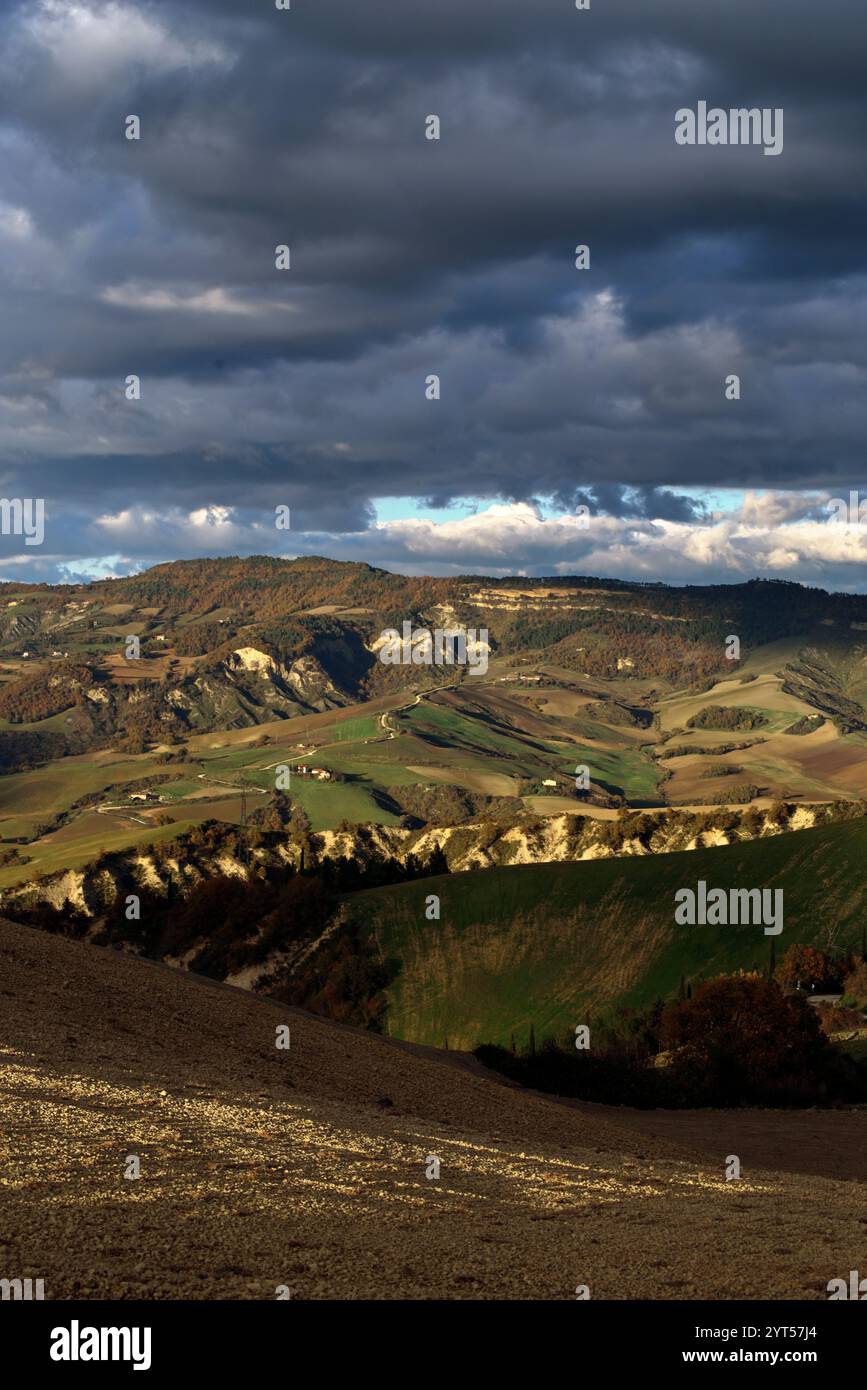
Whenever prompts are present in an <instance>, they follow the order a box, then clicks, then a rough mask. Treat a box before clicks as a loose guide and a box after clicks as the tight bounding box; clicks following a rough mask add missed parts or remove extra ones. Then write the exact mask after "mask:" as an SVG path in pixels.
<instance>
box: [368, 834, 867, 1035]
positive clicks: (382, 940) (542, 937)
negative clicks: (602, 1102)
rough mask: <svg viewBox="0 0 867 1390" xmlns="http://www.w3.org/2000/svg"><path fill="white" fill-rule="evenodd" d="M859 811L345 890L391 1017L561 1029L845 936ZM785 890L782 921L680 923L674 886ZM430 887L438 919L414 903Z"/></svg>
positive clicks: (496, 1031)
mask: <svg viewBox="0 0 867 1390" xmlns="http://www.w3.org/2000/svg"><path fill="white" fill-rule="evenodd" d="M865 866H867V821H865V820H857V821H853V822H850V823H847V824H843V825H835V826H828V827H824V828H822V829H819V830H806V831H798V832H793V833H790V834H786V835H779V836H774V837H771V838H768V839H762V840H756V841H751V842H749V843H744V844H739V845H733V846H728V847H724V848H719V849H709V850H696V851H691V852H689V853H679V854H662V855H656V856H652V857H647V858H633V859H617V860H603V861H599V862H596V863H586V862H585V863H575V864H538V865H535V864H534V865H529V866H522V867H518V868H506V869H489V870H483V871H480V872H474V873H473V872H471V873H463V874H456V875H451V876H447V877H441V878H435V879H425V880H421V881H416V882H414V883H409V884H402V885H399V886H396V887H390V888H382V889H375V890H371V891H370V892H367V893H360V894H357V895H355V896H354V897H353V898H352V900H351V902H352V906H353V909H354V911H356V912H357V913H358V914H359V916H361V917H362V918H364V919H366V920H367V921H368V922H369V924H370V926H371V928H372V930H373V931H375V934H376V938H377V941H378V942H379V945H380V948H381V950H382V953H383V955H384V956H385V957H388V958H394V959H396V960H399V961H400V962H401V970H400V973H399V974H398V976H397V977H396V979H395V980H394V983H393V984H392V986H391V988H390V994H389V997H390V1009H389V1031H390V1032H391V1033H392V1034H393V1035H394V1036H397V1037H402V1038H408V1039H412V1040H414V1041H418V1042H428V1043H435V1044H440V1045H442V1043H443V1042H444V1041H445V1040H446V1039H448V1042H449V1045H450V1046H453V1047H454V1046H460V1047H472V1046H474V1045H475V1044H476V1043H478V1042H479V1041H482V1040H484V1041H495V1042H504V1043H508V1042H509V1040H510V1038H511V1036H512V1034H513V1033H514V1034H515V1036H516V1038H517V1039H518V1041H519V1042H520V1041H522V1040H524V1039H526V1037H527V1035H528V1032H529V1028H530V1024H531V1023H532V1024H533V1025H534V1027H535V1031H536V1036H537V1038H541V1037H543V1036H544V1035H546V1034H548V1033H562V1032H563V1031H564V1030H571V1029H572V1028H574V1026H575V1024H577V1023H582V1022H585V1021H586V1020H587V1018H588V1016H592V1015H594V1014H595V1015H597V1016H598V1014H599V1011H600V1010H601V1009H602V1008H604V1007H605V1006H606V1005H610V1004H614V1003H626V1004H635V1005H638V1004H649V1003H651V1002H652V1001H653V1000H654V999H655V998H657V997H658V996H660V995H661V996H671V995H672V994H673V993H674V991H675V990H676V989H677V987H678V984H679V981H680V977H681V975H683V976H685V978H686V980H687V981H690V982H692V983H695V982H696V981H697V980H699V979H701V978H703V977H706V976H708V975H714V974H717V973H720V972H723V971H732V970H737V969H751V968H761V969H764V968H765V967H766V965H767V963H768V958H769V952H770V945H771V940H772V939H773V941H774V946H775V951H776V956H777V960H779V959H780V957H781V956H782V953H783V952H784V951H785V949H786V947H787V946H788V945H789V944H790V943H791V942H793V941H808V942H815V943H818V944H823V943H824V944H828V943H829V942H833V943H834V945H835V946H836V948H838V949H839V948H842V947H846V946H847V945H848V946H851V947H853V948H857V947H858V945H859V944H860V940H861V930H862V926H863V924H864V923H865V922H867V867H865ZM699 879H704V880H705V882H706V883H707V885H708V887H709V888H723V889H726V890H728V889H731V888H771V889H778V888H779V889H782V890H783V905H784V926H783V931H782V933H781V934H780V935H779V936H777V937H775V938H771V937H768V936H766V935H765V934H764V931H763V928H762V927H761V926H728V927H711V926H695V927H682V926H678V925H676V923H675V920H674V911H675V897H674V895H675V893H676V891H677V890H678V889H679V888H693V889H694V888H695V885H696V883H697V882H698V880H699ZM431 894H436V895H437V896H438V897H439V900H440V920H439V921H435V920H428V918H427V916H426V902H427V900H428V898H429V896H430V895H431Z"/></svg>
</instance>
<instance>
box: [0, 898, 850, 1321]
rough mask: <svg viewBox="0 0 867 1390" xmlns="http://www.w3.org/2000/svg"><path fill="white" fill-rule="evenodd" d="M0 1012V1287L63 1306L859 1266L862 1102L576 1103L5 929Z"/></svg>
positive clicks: (0, 925)
mask: <svg viewBox="0 0 867 1390" xmlns="http://www.w3.org/2000/svg"><path fill="white" fill-rule="evenodd" d="M0 1001H2V1015H0V1017H2V1022H0V1063H2V1072H0V1151H2V1152H0V1157H2V1162H0V1188H2V1191H0V1202H2V1211H3V1221H2V1228H0V1277H4V1278H15V1277H26V1276H28V1275H29V1276H31V1277H34V1278H40V1277H41V1278H44V1279H45V1281H46V1297H47V1298H54V1299H64V1298H147V1299H166V1298H169V1299H172V1298H219V1299H237V1298H266V1299H273V1298H275V1297H276V1296H277V1289H278V1287H279V1286H281V1285H283V1286H285V1287H286V1289H287V1290H288V1291H289V1292H290V1294H291V1297H293V1298H301V1299H323V1298H341V1299H345V1298H353V1299H361V1298H372V1299H382V1298H386V1299H388V1298H401V1297H403V1298H415V1299H428V1298H450V1299H454V1298H460V1299H473V1298H480V1299H496V1298H531V1299H571V1298H574V1297H575V1289H576V1286H578V1285H588V1286H589V1289H590V1293H591V1296H592V1297H593V1298H651V1299H653V1298H659V1299H685V1298H686V1299H688V1298H720V1299H727V1298H740V1297H756V1298H774V1299H789V1298H803V1297H811V1298H826V1297H827V1292H826V1285H827V1282H828V1280H829V1279H831V1278H834V1277H837V1276H841V1275H842V1276H848V1272H849V1270H850V1269H858V1268H859V1267H863V1265H864V1261H865V1244H867V1239H865V1236H867V1209H865V1204H864V1195H865V1194H864V1189H863V1187H862V1186H860V1185H859V1184H856V1183H854V1182H853V1178H855V1177H858V1176H860V1175H862V1174H863V1171H864V1168H865V1167H867V1164H865V1162H864V1160H863V1155H864V1153H865V1147H867V1146H865V1144H864V1139H865V1137H867V1113H865V1112H847V1113H846V1114H845V1115H833V1114H823V1113H820V1112H815V1111H813V1112H809V1115H808V1116H787V1115H785V1114H775V1115H770V1116H769V1115H768V1113H767V1112H763V1114H762V1115H761V1117H752V1118H746V1119H745V1118H744V1117H742V1116H732V1117H726V1116H719V1115H717V1116H708V1115H705V1116H700V1117H691V1116H677V1115H675V1116H670V1115H668V1116H659V1117H656V1116H636V1115H635V1114H632V1113H631V1114H626V1113H625V1112H623V1113H620V1112H617V1111H608V1110H606V1109H604V1108H603V1107H598V1106H594V1107H576V1106H568V1105H560V1104H557V1103H555V1102H553V1101H550V1100H546V1099H544V1098H541V1097H537V1096H534V1095H529V1094H526V1093H523V1092H520V1091H517V1090H514V1089H512V1088H508V1087H505V1086H502V1085H500V1084H499V1083H498V1082H497V1081H495V1080H494V1079H491V1078H489V1077H487V1076H486V1075H484V1074H482V1073H481V1072H480V1070H479V1069H478V1068H476V1067H474V1066H473V1065H471V1064H470V1065H468V1064H466V1063H464V1062H462V1060H461V1059H460V1058H458V1057H452V1056H449V1054H439V1053H436V1052H433V1051H428V1050H426V1049H424V1048H416V1047H408V1046H405V1045H401V1044H399V1043H394V1042H390V1041H387V1040H382V1039H378V1038H375V1037H372V1036H370V1035H369V1034H364V1033H358V1032H355V1031H354V1030H351V1029H346V1028H341V1027H339V1026H335V1025H332V1024H328V1023H324V1022H322V1021H320V1020H318V1019H316V1018H313V1017H312V1016H310V1015H308V1014H303V1013H300V1012H297V1011H295V1010H291V1009H284V1008H281V1007H280V1006H277V1005H275V1004H273V1003H270V1002H268V1001H264V1000H259V999H255V998H253V997H251V996H250V995H247V994H244V993H241V992H240V991H236V990H231V989H228V988H226V987H224V986H220V985H212V984H209V983H207V982H201V981H198V980H196V979H194V978H193V977H191V976H185V975H180V974H177V973H175V972H173V971H171V970H169V969H168V968H166V967H163V966H157V965H150V964H148V963H145V962H142V961H137V960H132V959H129V958H126V957H123V956H120V955H117V954H114V953H111V952H107V951H101V950H99V949H97V948H95V947H91V946H85V945H81V944H78V943H75V942H68V941H65V940H60V939H56V938H52V937H48V936H46V935H43V934H41V933H37V932H35V931H31V930H29V929H27V928H23V927H17V926H14V925H12V924H10V923H6V922H2V921H0ZM282 1024H287V1025H288V1026H289V1027H290V1029H291V1047H290V1049H289V1050H288V1051H279V1050H278V1049H277V1048H276V1046H275V1030H276V1028H277V1027H278V1026H279V1025H282ZM808 1130H809V1133H810V1134H812V1135H815V1136H817V1138H816V1140H815V1141H813V1140H811V1141H810V1143H809V1144H807V1145H806V1149H807V1151H808V1152H807V1157H806V1159H805V1162H806V1163H807V1172H806V1173H799V1172H797V1171H772V1168H773V1165H774V1164H776V1163H779V1164H780V1166H781V1167H785V1168H789V1167H790V1166H792V1165H797V1164H798V1161H799V1152H800V1151H801V1148H802V1145H803V1144H804V1143H805V1136H806V1135H807V1133H808ZM683 1140H686V1143H687V1144H688V1145H689V1147H686V1146H684V1144H683V1143H682V1142H681V1141H683ZM739 1145H740V1146H741V1147H739ZM835 1147H836V1149H837V1150H841V1149H842V1148H845V1149H846V1152H847V1155H848V1157H847V1159H846V1161H845V1162H843V1163H842V1164H840V1165H838V1166H837V1167H834V1166H833V1165H831V1164H830V1162H829V1160H828V1159H827V1154H828V1153H831V1152H832V1151H833V1150H834V1149H835ZM822 1149H824V1151H825V1153H826V1160H825V1165H824V1167H822V1165H821V1164H820V1163H818V1160H817V1155H818V1154H819V1153H820V1151H821V1150H822ZM859 1151H860V1152H859ZM729 1153H737V1154H739V1156H740V1158H741V1161H742V1164H743V1171H744V1177H743V1179H742V1181H740V1182H730V1183H726V1182H725V1181H724V1178H723V1169H724V1160H725V1156H726V1155H727V1154H729ZM129 1154H134V1155H137V1156H138V1157H139V1158H140V1160H141V1176H140V1178H138V1179H129V1178H126V1177H125V1176H124V1172H125V1169H126V1167H127V1163H126V1160H127V1155H129ZM810 1155H812V1158H811V1157H810ZM430 1156H434V1157H436V1158H438V1159H439V1161H440V1165H441V1168H440V1177H439V1179H434V1180H429V1179H428V1178H426V1176H425V1169H426V1165H427V1164H428V1161H429V1157H430ZM783 1159H785V1160H786V1161H785V1163H783V1162H782V1160H783ZM859 1161H860V1168H859ZM761 1164H764V1165H765V1167H764V1168H763V1167H762V1166H761ZM829 1171H830V1172H831V1173H838V1174H840V1176H839V1177H829V1176H826V1174H827V1173H828V1172H829Z"/></svg>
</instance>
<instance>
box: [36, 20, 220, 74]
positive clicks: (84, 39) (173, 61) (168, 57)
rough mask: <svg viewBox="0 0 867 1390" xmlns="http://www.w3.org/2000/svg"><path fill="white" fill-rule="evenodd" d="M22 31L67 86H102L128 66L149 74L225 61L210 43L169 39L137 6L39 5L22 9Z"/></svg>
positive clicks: (179, 38) (215, 46)
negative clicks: (136, 67) (41, 52)
mask: <svg viewBox="0 0 867 1390" xmlns="http://www.w3.org/2000/svg"><path fill="white" fill-rule="evenodd" d="M23 27H24V31H25V33H26V34H27V36H28V37H29V38H30V39H31V41H32V42H33V43H35V44H36V45H37V47H38V48H39V49H41V50H42V51H43V52H44V53H45V54H46V55H47V56H48V57H49V59H50V61H51V64H52V67H53V68H54V70H55V72H56V74H57V75H58V76H59V77H60V78H61V79H62V80H63V81H65V82H66V83H68V84H69V85H70V86H90V85H92V83H93V82H95V81H100V82H103V83H104V82H107V81H111V80H112V78H114V77H116V76H118V75H120V74H121V73H122V72H123V70H124V69H125V68H127V67H129V66H131V65H132V66H139V67H144V68H147V69H149V70H151V71H154V72H172V71H175V70H176V69H179V68H200V67H207V66H212V65H214V64H216V65H219V66H225V65H227V64H228V62H229V61H230V59H229V55H228V54H227V53H226V50H225V49H224V48H223V47H222V46H221V45H220V44H217V43H214V42H212V41H211V40H210V39H203V38H201V37H196V38H182V37H180V36H179V35H176V34H172V33H171V32H170V31H169V30H168V29H167V28H166V27H165V26H164V25H162V24H160V23H159V22H158V21H157V20H156V19H154V18H153V17H152V16H151V15H147V14H143V13H142V10H141V8H140V7H139V6H136V5H132V4H119V3H116V0H108V3H104V4H97V3H91V4H81V3H75V2H74V0H73V3H68V2H67V0H39V3H38V4H37V5H36V6H35V8H31V9H29V10H28V9H27V8H26V7H25V18H24V22H23Z"/></svg>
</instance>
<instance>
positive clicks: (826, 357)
mask: <svg viewBox="0 0 867 1390" xmlns="http://www.w3.org/2000/svg"><path fill="white" fill-rule="evenodd" d="M0 23H2V31H0V32H2V34H3V42H2V45H0V497H2V498H5V499H31V500H33V499H41V500H42V502H43V503H44V512H45V526H44V539H42V543H41V544H29V543H28V539H30V540H32V539H34V537H32V536H31V537H29V538H28V537H27V536H25V535H24V534H22V533H21V528H20V526H19V527H17V528H16V526H15V525H14V523H12V522H11V523H10V524H8V525H7V524H6V522H5V520H4V524H3V531H4V534H0V578H5V579H12V580H14V581H16V582H17V581H21V580H28V581H36V580H48V581H51V582H56V581H65V582H69V581H78V580H81V579H86V578H98V577H101V576H104V575H112V574H129V573H135V572H137V571H139V570H141V569H143V568H145V567H147V566H149V565H152V564H156V563H160V562H162V561H165V560H171V559H177V558H189V557H193V556H202V555H227V554H232V555H245V554H260V553H267V554H274V555H286V556H294V555H305V554H317V555H323V554H324V555H329V556H332V557H334V558H337V559H355V560H365V561H367V562H368V563H370V564H373V565H381V566H383V567H385V568H387V569H392V570H399V571H403V572H407V573H432V574H450V573H468V572H487V573H497V574H508V573H521V574H534V575H538V574H558V573H561V574H568V573H578V574H598V575H603V576H615V577H621V578H636V579H645V580H647V579H658V580H663V581H666V582H670V583H686V582H688V583H713V582H720V581H725V582H733V581H737V580H740V579H743V580H746V579H750V578H752V577H754V576H756V575H762V576H766V577H771V578H781V579H797V580H801V581H803V582H805V583H810V584H818V585H821V586H823V587H826V588H833V589H844V590H858V591H864V590H865V589H867V469H865V467H864V450H865V439H867V389H865V388H867V333H865V328H867V184H865V163H867V161H865V155H864V150H865V146H867V97H865V95H864V71H865V61H867V12H865V10H864V6H863V0H822V3H821V4H818V3H816V0H726V3H725V4H719V5H710V4H707V3H703V4H698V3H696V0H652V3H651V0H590V8H589V9H587V10H578V9H576V8H575V6H574V4H573V3H572V0H436V3H431V2H430V0H365V3H363V4H362V3H358V0H291V8H290V9H288V10H280V9H277V6H276V4H275V3H272V2H271V0H152V3H147V0H144V3H142V2H141V0H108V2H107V3H106V2H104V0H80V3H79V0H0ZM700 102H707V103H708V106H709V107H711V108H720V109H722V110H724V111H728V110H730V109H734V108H740V107H749V108H758V109H760V110H768V111H774V112H782V113H783V116H784V125H783V129H784V136H785V138H784V144H783V149H782V151H781V153H779V154H778V155H776V156H775V157H767V156H766V154H765V151H764V149H763V148H762V147H761V145H746V144H740V145H738V144H728V145H683V144H679V143H678V142H677V141H676V140H675V130H676V113H677V112H678V111H679V110H683V109H684V108H688V109H693V110H697V109H698V104H699V103H700ZM130 116H137V117H138V118H139V123H140V132H139V134H140V138H139V139H128V138H127V134H128V132H129V131H130V129H131V127H130V123H129V117H130ZM431 116H437V117H438V119H439V139H437V140H433V139H428V138H426V137H427V134H428V133H430V127H431V123H430V120H429V118H430V117H431ZM579 245H585V246H588V247H589V250H590V255H589V261H590V264H589V267H588V268H586V269H580V270H579V269H577V268H576V265H575V260H576V247H577V246H579ZM281 246H286V247H288V248H289V256H288V261H289V266H288V268H287V269H282V268H278V267H277V263H276V262H277V248H278V247H281ZM284 259H286V258H284ZM732 376H737V377H738V378H739V382H740V397H739V399H728V398H727V387H726V383H727V380H728V379H730V378H731V377H732ZM132 377H136V378H138V382H139V391H140V398H138V399H135V398H133V399H130V398H129V392H130V388H129V381H130V378H132ZM432 377H436V378H438V396H439V398H438V399H429V396H430V395H431V394H432V393H431V389H430V380H431V378H432ZM729 394H730V392H729ZM853 491H854V492H855V493H856V494H857V495H856V498H855V499H854V509H853V508H852V507H850V510H849V514H848V519H846V520H845V521H841V520H840V517H839V508H836V500H837V499H845V500H846V501H847V503H848V502H849V499H850V493H851V492H853ZM861 500H863V502H864V508H863V510H864V515H865V520H862V519H861V518H860V513H859V503H860V501H861ZM287 508H288V515H289V516H290V517H291V526H290V527H289V529H286V528H285V526H283V525H281V526H279V527H278V525H277V524H276V523H277V520H278V518H281V519H282V520H283V521H285V518H286V515H287V513H286V509H287Z"/></svg>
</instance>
